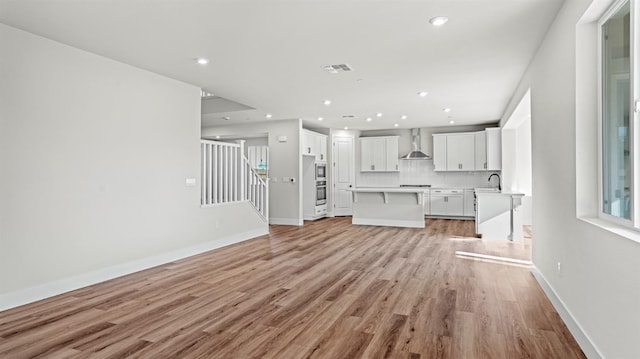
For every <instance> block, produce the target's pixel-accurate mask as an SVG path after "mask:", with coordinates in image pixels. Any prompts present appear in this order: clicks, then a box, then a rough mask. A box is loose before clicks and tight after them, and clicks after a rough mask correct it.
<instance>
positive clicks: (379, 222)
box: [351, 217, 424, 228]
mask: <svg viewBox="0 0 640 359" xmlns="http://www.w3.org/2000/svg"><path fill="white" fill-rule="evenodd" d="M351 224H358V225H365V226H388V227H410V228H424V220H421V221H411V220H400V219H379V218H355V217H353V218H352V219H351Z"/></svg>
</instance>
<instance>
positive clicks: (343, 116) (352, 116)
mask: <svg viewBox="0 0 640 359" xmlns="http://www.w3.org/2000/svg"><path fill="white" fill-rule="evenodd" d="M342 118H356V115H342Z"/></svg>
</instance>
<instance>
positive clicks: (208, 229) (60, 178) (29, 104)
mask: <svg viewBox="0 0 640 359" xmlns="http://www.w3.org/2000/svg"><path fill="white" fill-rule="evenodd" d="M0 43H1V44H2V51H0V119H1V122H0V124H1V125H0V169H1V171H2V174H1V176H0V310H1V309H2V308H6V307H10V306H13V305H17V304H20V303H23V302H25V301H29V300H34V299H38V298H40V297H43V296H46V295H52V294H56V293H59V292H61V291H64V290H69V289H72V288H73V287H74V286H77V285H86V284H89V283H92V282H94V281H96V280H101V279H106V277H109V276H113V275H119V274H124V272H126V271H127V270H132V269H133V270H135V269H136V268H137V269H140V265H142V266H144V265H147V266H148V265H153V264H158V263H157V262H154V260H150V261H149V260H146V261H145V259H149V258H151V259H153V258H155V259H158V258H164V259H171V258H175V256H176V253H178V252H180V253H183V254H184V253H187V252H189V251H188V250H187V251H186V252H185V250H186V249H188V248H194V247H199V248H201V249H202V248H204V247H207V246H210V247H215V246H216V245H217V244H220V245H221V244H223V243H229V238H235V239H238V238H240V237H242V235H243V234H247V235H249V234H251V233H257V232H262V233H264V232H266V231H267V227H266V226H265V225H264V224H260V221H259V220H258V217H257V215H256V214H255V213H254V211H253V209H252V208H250V207H249V206H248V205H246V204H242V205H230V206H224V207H217V208H206V209H203V208H200V193H199V186H195V187H186V186H185V179H186V178H196V179H198V182H199V175H200V166H199V161H200V159H199V156H200V149H199V148H200V147H199V139H200V98H199V95H200V94H199V89H198V88H196V87H194V86H190V85H187V84H184V83H181V82H177V81H175V80H171V79H168V78H166V77H162V76H159V75H156V74H153V73H150V72H147V71H143V70H140V69H137V68H134V67H131V66H128V65H124V64H122V63H118V62H115V61H112V60H109V59H106V58H103V57H100V56H97V55H94V54H91V53H87V52H84V51H81V50H78V49H75V48H72V47H69V46H66V45H62V44H59V43H56V42H53V41H50V40H47V39H44V38H41V37H37V36H34V35H31V34H29V33H26V32H23V31H20V30H17V29H14V28H11V27H7V26H4V25H1V24H0ZM203 245H204V247H202V246H203ZM140 261H142V262H144V263H145V264H144V265H143V264H141V263H142V262H140ZM127 263H128V264H132V263H133V264H136V263H137V264H139V265H128V266H126V265H125V264H127ZM123 265H125V266H124V267H123ZM125 267H126V268H125ZM114 268H115V269H114ZM109 269H112V270H109ZM107 272H108V274H107ZM92 274H96V275H95V276H92ZM80 277H82V278H80ZM76 279H77V280H76Z"/></svg>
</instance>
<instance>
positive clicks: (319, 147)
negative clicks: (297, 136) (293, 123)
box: [301, 130, 327, 161]
mask: <svg viewBox="0 0 640 359" xmlns="http://www.w3.org/2000/svg"><path fill="white" fill-rule="evenodd" d="M301 150H302V154H303V155H305V156H314V157H315V158H316V160H317V161H326V160H327V135H323V134H321V133H317V132H313V131H309V130H302V149H301Z"/></svg>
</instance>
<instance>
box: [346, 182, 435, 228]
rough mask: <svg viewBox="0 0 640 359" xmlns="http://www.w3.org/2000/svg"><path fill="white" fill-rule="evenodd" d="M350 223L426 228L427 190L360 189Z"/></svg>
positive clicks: (353, 191)
mask: <svg viewBox="0 0 640 359" xmlns="http://www.w3.org/2000/svg"><path fill="white" fill-rule="evenodd" d="M351 192H352V193H353V215H352V217H351V223H352V224H356V225H368V226H388V227H411V228H424V227H425V226H424V205H423V198H424V191H423V190H416V189H404V188H357V189H352V190H351Z"/></svg>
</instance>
